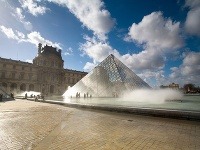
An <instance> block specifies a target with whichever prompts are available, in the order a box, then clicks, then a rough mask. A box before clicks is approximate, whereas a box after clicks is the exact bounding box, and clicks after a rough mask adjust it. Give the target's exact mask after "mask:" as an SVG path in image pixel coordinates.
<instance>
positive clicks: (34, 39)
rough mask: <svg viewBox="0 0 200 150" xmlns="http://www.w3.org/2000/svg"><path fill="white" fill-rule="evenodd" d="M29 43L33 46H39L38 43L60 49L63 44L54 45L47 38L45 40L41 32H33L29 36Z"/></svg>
mask: <svg viewBox="0 0 200 150" xmlns="http://www.w3.org/2000/svg"><path fill="white" fill-rule="evenodd" d="M27 38H28V39H27V41H28V42H30V43H32V44H35V45H36V46H38V43H41V44H42V45H46V44H47V45H51V46H53V47H57V48H58V49H62V48H61V46H60V45H61V44H60V43H56V42H55V43H53V42H51V41H49V40H47V39H45V38H43V37H42V36H41V35H40V33H39V32H36V31H34V32H31V33H29V34H27Z"/></svg>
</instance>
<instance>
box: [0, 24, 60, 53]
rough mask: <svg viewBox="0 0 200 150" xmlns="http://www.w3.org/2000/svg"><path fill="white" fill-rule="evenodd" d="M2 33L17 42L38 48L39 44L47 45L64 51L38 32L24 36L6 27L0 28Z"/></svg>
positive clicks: (57, 44)
mask: <svg viewBox="0 0 200 150" xmlns="http://www.w3.org/2000/svg"><path fill="white" fill-rule="evenodd" d="M0 31H1V32H2V33H4V34H5V35H6V36H7V38H9V39H13V40H16V41H17V42H28V43H31V44H34V45H36V46H38V44H39V43H42V44H43V45H46V44H47V45H51V46H53V47H56V48H58V49H62V47H61V44H60V43H57V42H52V41H50V40H47V39H45V38H44V37H42V36H41V35H40V33H39V32H36V31H33V32H31V33H29V34H27V35H24V34H23V33H22V32H19V31H17V30H15V31H13V29H12V28H6V27H5V26H0Z"/></svg>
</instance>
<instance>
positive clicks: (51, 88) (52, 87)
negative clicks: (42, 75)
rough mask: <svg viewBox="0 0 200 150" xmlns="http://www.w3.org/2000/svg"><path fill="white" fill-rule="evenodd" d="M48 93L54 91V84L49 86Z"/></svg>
mask: <svg viewBox="0 0 200 150" xmlns="http://www.w3.org/2000/svg"><path fill="white" fill-rule="evenodd" d="M50 93H54V86H53V85H51V86H50Z"/></svg>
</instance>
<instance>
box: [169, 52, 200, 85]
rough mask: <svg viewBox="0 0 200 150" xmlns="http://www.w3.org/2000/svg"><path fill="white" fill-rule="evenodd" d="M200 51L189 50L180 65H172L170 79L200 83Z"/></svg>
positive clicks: (184, 82)
mask: <svg viewBox="0 0 200 150" xmlns="http://www.w3.org/2000/svg"><path fill="white" fill-rule="evenodd" d="M199 58H200V52H189V53H187V54H186V55H185V57H184V59H183V63H182V64H181V65H180V66H179V67H172V68H171V71H172V73H171V74H170V79H171V80H175V81H178V82H179V83H182V84H186V83H194V84H197V85H200V76H199V75H200V59H199Z"/></svg>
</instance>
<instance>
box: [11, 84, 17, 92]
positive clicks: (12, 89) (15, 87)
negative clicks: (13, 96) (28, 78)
mask: <svg viewBox="0 0 200 150" xmlns="http://www.w3.org/2000/svg"><path fill="white" fill-rule="evenodd" d="M10 89H11V91H14V90H16V89H17V84H16V83H12V84H11V85H10Z"/></svg>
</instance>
